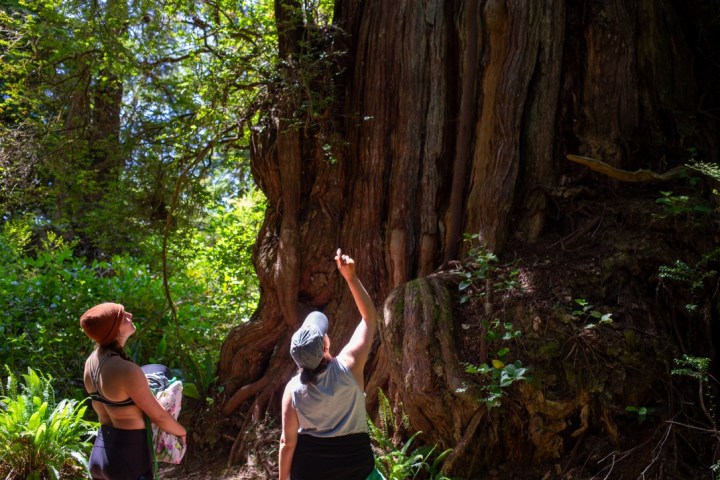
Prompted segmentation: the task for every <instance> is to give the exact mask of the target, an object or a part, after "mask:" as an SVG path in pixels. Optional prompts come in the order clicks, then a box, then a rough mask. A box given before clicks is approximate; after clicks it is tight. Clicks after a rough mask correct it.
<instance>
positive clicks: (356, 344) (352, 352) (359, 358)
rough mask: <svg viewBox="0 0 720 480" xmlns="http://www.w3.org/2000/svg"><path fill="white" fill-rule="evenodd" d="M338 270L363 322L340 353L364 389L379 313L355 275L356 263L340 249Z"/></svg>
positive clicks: (336, 259) (337, 259)
mask: <svg viewBox="0 0 720 480" xmlns="http://www.w3.org/2000/svg"><path fill="white" fill-rule="evenodd" d="M335 262H336V263H337V266H338V270H339V271H340V274H341V275H342V276H343V278H344V279H345V280H346V281H347V284H348V287H349V288H350V293H352V296H353V299H354V300H355V305H356V306H357V308H358V310H359V311H360V315H361V316H362V320H360V323H359V324H358V326H357V327H356V328H355V332H354V333H353V336H352V337H351V338H350V341H349V342H348V343H347V345H345V347H344V348H343V349H342V351H341V352H340V354H339V356H340V357H342V359H343V362H344V363H345V364H346V365H347V367H348V368H349V369H350V371H352V373H353V376H354V377H355V379H356V380H357V381H358V384H359V385H360V387H361V388H362V387H363V383H364V382H363V370H364V368H365V362H367V359H368V355H370V349H371V348H372V344H373V339H374V338H375V330H376V329H377V311H376V310H375V304H373V302H372V300H371V299H370V295H368V293H367V291H366V290H365V287H364V286H363V284H362V282H360V279H359V278H358V277H357V274H356V273H355V261H354V260H353V259H352V258H350V256H348V255H343V253H342V250H340V249H339V248H338V251H337V256H336V257H335Z"/></svg>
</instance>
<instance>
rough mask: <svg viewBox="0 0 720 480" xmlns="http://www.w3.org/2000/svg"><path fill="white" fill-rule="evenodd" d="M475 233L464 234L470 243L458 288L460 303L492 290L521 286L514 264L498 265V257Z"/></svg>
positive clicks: (504, 289)
mask: <svg viewBox="0 0 720 480" xmlns="http://www.w3.org/2000/svg"><path fill="white" fill-rule="evenodd" d="M479 239H480V235H479V234H477V233H474V234H469V233H465V234H464V240H465V242H466V243H467V244H468V245H470V248H469V249H468V255H467V260H466V261H465V262H464V268H462V269H461V270H459V272H458V273H459V275H460V276H461V280H460V283H459V284H458V288H459V290H460V291H461V292H463V295H462V297H461V298H460V303H466V302H467V301H468V300H470V299H471V298H474V297H485V296H487V295H488V294H489V293H491V292H489V291H488V289H491V290H492V291H493V292H508V291H513V290H518V289H520V288H521V285H520V282H519V280H518V277H519V275H520V271H519V270H518V269H517V268H514V265H513V264H512V263H511V264H507V265H502V266H501V265H498V257H497V256H496V255H495V254H494V253H493V252H491V251H490V250H488V249H487V248H486V247H485V246H484V245H483V244H482V243H480V242H479Z"/></svg>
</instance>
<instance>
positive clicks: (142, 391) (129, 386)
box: [124, 362, 187, 437]
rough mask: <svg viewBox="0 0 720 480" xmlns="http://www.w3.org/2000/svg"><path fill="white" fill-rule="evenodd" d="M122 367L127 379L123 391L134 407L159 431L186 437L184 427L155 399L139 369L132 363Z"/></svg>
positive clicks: (126, 363)
mask: <svg viewBox="0 0 720 480" xmlns="http://www.w3.org/2000/svg"><path fill="white" fill-rule="evenodd" d="M124 367H125V369H126V374H125V378H126V379H127V383H126V388H125V391H126V393H127V395H128V396H129V397H130V398H132V399H133V401H134V402H135V405H136V406H137V407H138V408H140V410H142V411H143V412H144V413H145V415H147V416H148V417H150V421H151V422H153V423H154V424H155V425H157V426H158V427H159V428H160V429H161V430H163V431H165V432H168V433H172V434H173V435H177V436H178V437H184V436H185V435H187V431H186V430H185V427H183V426H182V425H180V424H179V423H178V421H177V420H175V419H174V418H173V416H172V415H170V413H168V412H167V410H165V409H164V408H163V406H162V405H160V402H158V400H157V398H155V395H153V393H152V390H150V386H149V385H148V381H147V378H146V377H145V374H144V373H143V371H142V370H141V369H140V367H138V366H137V365H135V364H134V363H132V362H125V366H124Z"/></svg>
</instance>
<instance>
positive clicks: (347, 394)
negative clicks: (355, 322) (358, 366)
mask: <svg viewBox="0 0 720 480" xmlns="http://www.w3.org/2000/svg"><path fill="white" fill-rule="evenodd" d="M286 388H288V389H290V391H291V392H292V403H293V406H294V407H295V410H296V411H297V415H298V420H299V421H300V430H299V433H304V434H310V435H313V436H315V437H339V436H341V435H349V434H351V433H362V432H367V416H366V413H365V393H364V392H363V391H362V390H360V386H359V385H358V383H357V381H356V380H355V377H353V374H352V372H351V371H350V370H349V369H348V368H347V367H346V366H345V365H344V364H343V363H341V362H340V361H339V360H338V359H337V358H334V359H333V360H332V361H331V362H330V363H329V364H328V367H327V369H326V370H325V371H324V372H322V373H321V374H320V375H318V376H317V378H316V379H315V383H313V384H307V385H303V384H302V383H300V375H299V374H298V375H295V376H294V377H293V378H292V379H290V381H289V382H288V384H287V387H286Z"/></svg>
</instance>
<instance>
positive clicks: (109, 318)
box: [80, 303, 125, 346]
mask: <svg viewBox="0 0 720 480" xmlns="http://www.w3.org/2000/svg"><path fill="white" fill-rule="evenodd" d="M124 316H125V308H124V307H123V306H122V305H120V304H118V303H101V304H100V305H95V306H94V307H92V308H91V309H90V310H88V311H87V312H85V313H84V314H83V316H82V317H80V326H81V327H82V329H83V331H84V332H85V334H86V335H87V336H88V337H90V338H92V339H93V340H95V341H96V342H97V343H98V344H99V345H101V346H102V345H107V344H108V343H110V342H112V341H113V340H115V338H116V337H117V335H118V331H119V330H120V323H121V321H122V319H123V317H124Z"/></svg>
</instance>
